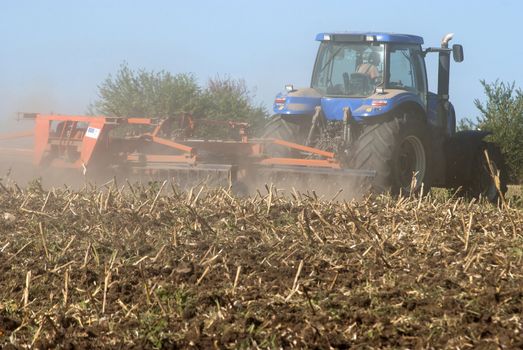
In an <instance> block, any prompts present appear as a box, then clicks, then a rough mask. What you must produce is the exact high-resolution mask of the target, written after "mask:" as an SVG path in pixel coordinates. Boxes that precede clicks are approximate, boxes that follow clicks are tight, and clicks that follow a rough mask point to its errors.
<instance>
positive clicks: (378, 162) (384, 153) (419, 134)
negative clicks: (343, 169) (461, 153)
mask: <svg viewBox="0 0 523 350" xmlns="http://www.w3.org/2000/svg"><path fill="white" fill-rule="evenodd" d="M429 145H430V143H429V136H428V130H427V126H426V124H425V123H424V122H423V121H421V120H420V119H418V118H412V117H408V116H407V117H404V118H402V119H401V120H400V119H398V118H392V119H390V120H388V121H384V122H381V123H376V124H370V125H364V126H363V128H362V132H361V134H360V136H359V137H358V139H357V140H356V142H355V144H354V146H353V147H352V149H351V153H352V156H351V161H350V163H349V166H350V167H351V168H354V169H365V170H374V171H376V176H375V177H374V179H372V180H371V182H370V191H371V192H373V193H384V192H390V193H392V194H402V195H409V194H410V193H412V192H414V193H419V192H421V190H422V188H423V193H427V192H428V191H429V189H430V176H429V175H430V166H431V152H430V146H429Z"/></svg>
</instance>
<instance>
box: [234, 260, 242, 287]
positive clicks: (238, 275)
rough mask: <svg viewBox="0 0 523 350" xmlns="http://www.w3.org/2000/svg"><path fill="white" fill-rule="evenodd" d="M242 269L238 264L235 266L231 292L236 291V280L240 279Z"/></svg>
mask: <svg viewBox="0 0 523 350" xmlns="http://www.w3.org/2000/svg"><path fill="white" fill-rule="evenodd" d="M241 270H242V267H241V265H238V267H237V268H236V276H235V277H234V284H233V285H232V294H234V293H235V292H236V286H237V285H238V281H239V279H240V272H241Z"/></svg>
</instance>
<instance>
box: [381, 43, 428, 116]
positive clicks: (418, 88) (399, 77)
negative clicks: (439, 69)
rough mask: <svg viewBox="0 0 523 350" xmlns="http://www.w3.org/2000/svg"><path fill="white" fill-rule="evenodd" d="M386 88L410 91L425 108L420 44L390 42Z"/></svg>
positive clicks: (426, 88)
mask: <svg viewBox="0 0 523 350" xmlns="http://www.w3.org/2000/svg"><path fill="white" fill-rule="evenodd" d="M388 56H389V57H388V63H389V69H388V79H387V80H388V81H387V88H389V89H399V90H405V91H410V92H412V93H414V94H416V95H417V96H418V97H419V102H420V103H421V105H422V107H423V108H424V109H425V110H427V90H428V87H427V73H426V70H425V60H424V59H423V54H422V50H421V46H419V45H405V44H391V45H390V47H389V52H388Z"/></svg>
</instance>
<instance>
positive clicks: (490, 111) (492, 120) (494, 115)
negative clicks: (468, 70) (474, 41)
mask: <svg viewBox="0 0 523 350" xmlns="http://www.w3.org/2000/svg"><path fill="white" fill-rule="evenodd" d="M481 84H482V85H483V88H484V90H485V95H486V101H485V102H481V101H480V100H478V99H476V100H475V101H474V104H475V105H476V107H477V108H478V109H479V111H480V113H481V115H480V116H479V117H478V122H477V127H478V128H479V129H481V130H489V131H492V133H493V134H492V135H491V136H490V138H491V140H492V141H494V142H496V143H497V144H498V145H500V147H501V149H502V151H503V153H504V154H505V158H506V161H507V165H508V167H509V172H510V177H511V179H512V180H513V181H514V180H515V181H521V180H522V179H523V91H522V90H521V89H519V88H515V83H511V84H508V83H504V82H499V81H498V80H496V81H495V82H493V83H490V84H489V83H486V82H485V81H484V80H482V81H481Z"/></svg>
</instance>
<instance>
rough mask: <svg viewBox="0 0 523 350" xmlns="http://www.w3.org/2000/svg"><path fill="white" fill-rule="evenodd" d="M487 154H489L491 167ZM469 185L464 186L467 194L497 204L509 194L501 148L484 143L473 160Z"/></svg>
mask: <svg viewBox="0 0 523 350" xmlns="http://www.w3.org/2000/svg"><path fill="white" fill-rule="evenodd" d="M485 152H487V153H488V159H489V161H490V165H489V163H488V162H487V157H486V155H485ZM469 174H470V177H469V181H468V183H466V184H465V186H464V189H463V190H464V191H465V194H466V195H468V196H470V197H475V198H479V197H482V198H486V199H487V200H488V201H489V202H491V203H496V202H497V201H498V199H499V197H500V192H501V194H503V195H505V192H507V181H508V179H507V166H506V164H505V159H504V157H503V154H502V153H501V150H500V149H499V147H498V146H497V145H495V144H493V143H490V142H482V143H481V146H480V147H478V149H477V151H476V152H475V154H474V159H473V160H472V166H471V169H470V172H469Z"/></svg>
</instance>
